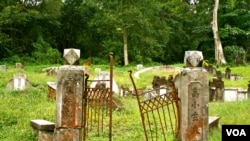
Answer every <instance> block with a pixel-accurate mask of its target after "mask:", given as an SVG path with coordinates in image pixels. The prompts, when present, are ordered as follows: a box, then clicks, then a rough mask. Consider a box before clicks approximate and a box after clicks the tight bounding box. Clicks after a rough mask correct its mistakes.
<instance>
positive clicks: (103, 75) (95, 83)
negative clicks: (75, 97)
mask: <svg viewBox="0 0 250 141" xmlns="http://www.w3.org/2000/svg"><path fill="white" fill-rule="evenodd" d="M96 80H100V81H101V82H98V81H96ZM105 80H106V81H105ZM109 80H110V73H109V72H106V71H101V72H100V73H99V74H98V76H96V77H95V78H94V81H93V82H92V83H91V84H90V88H95V87H96V86H98V84H99V83H102V84H104V85H105V88H110V81H109ZM112 87H113V92H114V93H115V94H119V87H118V85H117V83H116V81H115V80H114V78H113V84H112Z"/></svg>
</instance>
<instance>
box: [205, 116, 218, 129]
mask: <svg viewBox="0 0 250 141" xmlns="http://www.w3.org/2000/svg"><path fill="white" fill-rule="evenodd" d="M219 120H220V118H219V117H216V116H209V117H208V124H209V128H218V126H219Z"/></svg>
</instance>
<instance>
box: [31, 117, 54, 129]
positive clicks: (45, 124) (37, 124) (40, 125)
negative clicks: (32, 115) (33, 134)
mask: <svg viewBox="0 0 250 141" xmlns="http://www.w3.org/2000/svg"><path fill="white" fill-rule="evenodd" d="M30 125H31V127H32V128H34V129H37V130H54V128H55V123H53V122H50V121H47V120H43V119H35V120H31V121H30Z"/></svg>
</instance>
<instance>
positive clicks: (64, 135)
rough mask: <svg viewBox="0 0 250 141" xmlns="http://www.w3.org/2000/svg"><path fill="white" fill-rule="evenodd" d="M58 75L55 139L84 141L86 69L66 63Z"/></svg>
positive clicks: (56, 140) (60, 140)
mask: <svg viewBox="0 0 250 141" xmlns="http://www.w3.org/2000/svg"><path fill="white" fill-rule="evenodd" d="M57 77H58V81H57V90H56V123H55V130H54V141H62V140H63V141H72V140H74V141H82V136H83V135H82V129H83V126H84V125H83V121H84V120H83V105H84V104H83V92H84V87H83V86H84V71H83V69H82V67H80V66H68V65H64V66H62V67H60V68H59V71H58V75H57Z"/></svg>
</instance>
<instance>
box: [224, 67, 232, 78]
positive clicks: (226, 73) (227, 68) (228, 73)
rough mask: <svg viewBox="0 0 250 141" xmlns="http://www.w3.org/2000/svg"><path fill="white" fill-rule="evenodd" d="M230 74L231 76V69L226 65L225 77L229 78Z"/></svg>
mask: <svg viewBox="0 0 250 141" xmlns="http://www.w3.org/2000/svg"><path fill="white" fill-rule="evenodd" d="M230 76H231V69H230V68H229V67H226V70H225V78H226V79H230Z"/></svg>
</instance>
